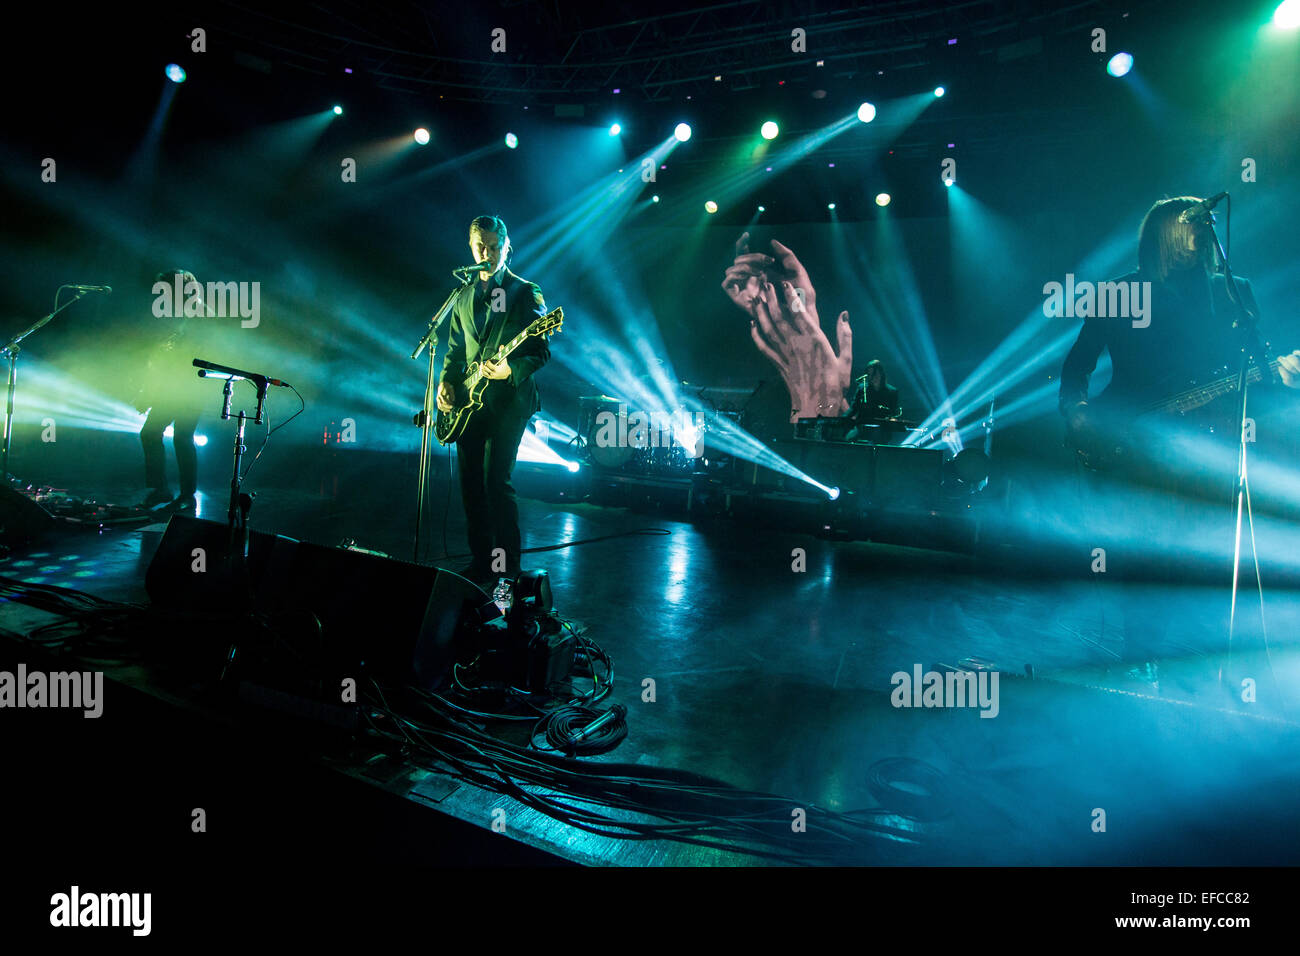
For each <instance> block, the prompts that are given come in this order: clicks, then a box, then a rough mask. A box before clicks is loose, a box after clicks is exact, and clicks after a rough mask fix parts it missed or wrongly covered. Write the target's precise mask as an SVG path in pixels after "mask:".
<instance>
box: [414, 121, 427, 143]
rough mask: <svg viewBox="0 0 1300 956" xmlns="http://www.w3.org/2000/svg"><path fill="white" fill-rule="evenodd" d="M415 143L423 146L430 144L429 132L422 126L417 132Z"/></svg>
mask: <svg viewBox="0 0 1300 956" xmlns="http://www.w3.org/2000/svg"><path fill="white" fill-rule="evenodd" d="M415 141H416V142H417V143H419V144H420V145H421V146H424V145H427V144H428V142H429V131H428V130H427V129H425V128H424V127H423V126H421V127H420V128H419V129H417V130H416V131H415Z"/></svg>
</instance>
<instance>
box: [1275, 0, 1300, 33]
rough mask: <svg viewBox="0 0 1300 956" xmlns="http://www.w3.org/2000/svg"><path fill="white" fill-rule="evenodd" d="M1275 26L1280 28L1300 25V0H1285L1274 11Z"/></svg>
mask: <svg viewBox="0 0 1300 956" xmlns="http://www.w3.org/2000/svg"><path fill="white" fill-rule="evenodd" d="M1273 26H1275V27H1277V28H1278V29H1280V30H1294V29H1295V28H1296V27H1300V0H1283V2H1282V3H1279V4H1278V5H1277V9H1276V10H1274V11H1273Z"/></svg>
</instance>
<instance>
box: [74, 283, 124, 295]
mask: <svg viewBox="0 0 1300 956" xmlns="http://www.w3.org/2000/svg"><path fill="white" fill-rule="evenodd" d="M63 288H65V289H76V290H77V291H78V292H104V293H107V294H108V295H112V294H113V287H112V286H111V285H65V286H64V287H63Z"/></svg>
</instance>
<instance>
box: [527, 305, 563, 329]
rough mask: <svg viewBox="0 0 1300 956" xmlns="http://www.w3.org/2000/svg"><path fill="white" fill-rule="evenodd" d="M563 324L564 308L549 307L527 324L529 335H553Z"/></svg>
mask: <svg viewBox="0 0 1300 956" xmlns="http://www.w3.org/2000/svg"><path fill="white" fill-rule="evenodd" d="M563 326H564V309H563V308H556V309H551V311H550V312H547V313H546V314H545V315H544V316H542V317H541V318H540V319H537V320H536V321H534V322H533V324H532V325H530V326H528V334H529V335H554V334H555V333H556V332H558V331H560V329H561V328H562V327H563Z"/></svg>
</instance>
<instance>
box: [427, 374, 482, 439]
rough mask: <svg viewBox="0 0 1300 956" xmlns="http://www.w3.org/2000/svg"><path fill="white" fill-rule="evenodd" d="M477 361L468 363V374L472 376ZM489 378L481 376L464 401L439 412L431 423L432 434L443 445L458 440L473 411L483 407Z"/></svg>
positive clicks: (472, 415)
mask: <svg viewBox="0 0 1300 956" xmlns="http://www.w3.org/2000/svg"><path fill="white" fill-rule="evenodd" d="M480 367H481V366H480V365H479V363H478V362H474V363H473V364H472V365H470V368H469V374H470V376H473V375H474V374H475V373H476V372H477V371H478V370H479V368H480ZM489 384H491V379H487V378H481V379H479V381H478V382H477V384H475V385H474V387H473V388H471V389H469V390H468V393H467V395H466V397H465V401H464V403H460V402H458V403H456V405H455V407H453V408H452V410H451V411H449V412H439V413H438V418H437V420H436V421H435V422H434V423H433V434H434V437H436V438H437V439H438V441H439V443H441V444H443V445H450V444H452V443H453V442H457V441H460V436H461V435H463V434H465V429H466V428H468V427H469V423H470V419H471V418H473V417H474V413H475V412H477V411H479V410H480V409H481V408H483V406H484V404H485V402H484V401H483V398H484V393H485V392H487V387H488V385H489Z"/></svg>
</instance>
